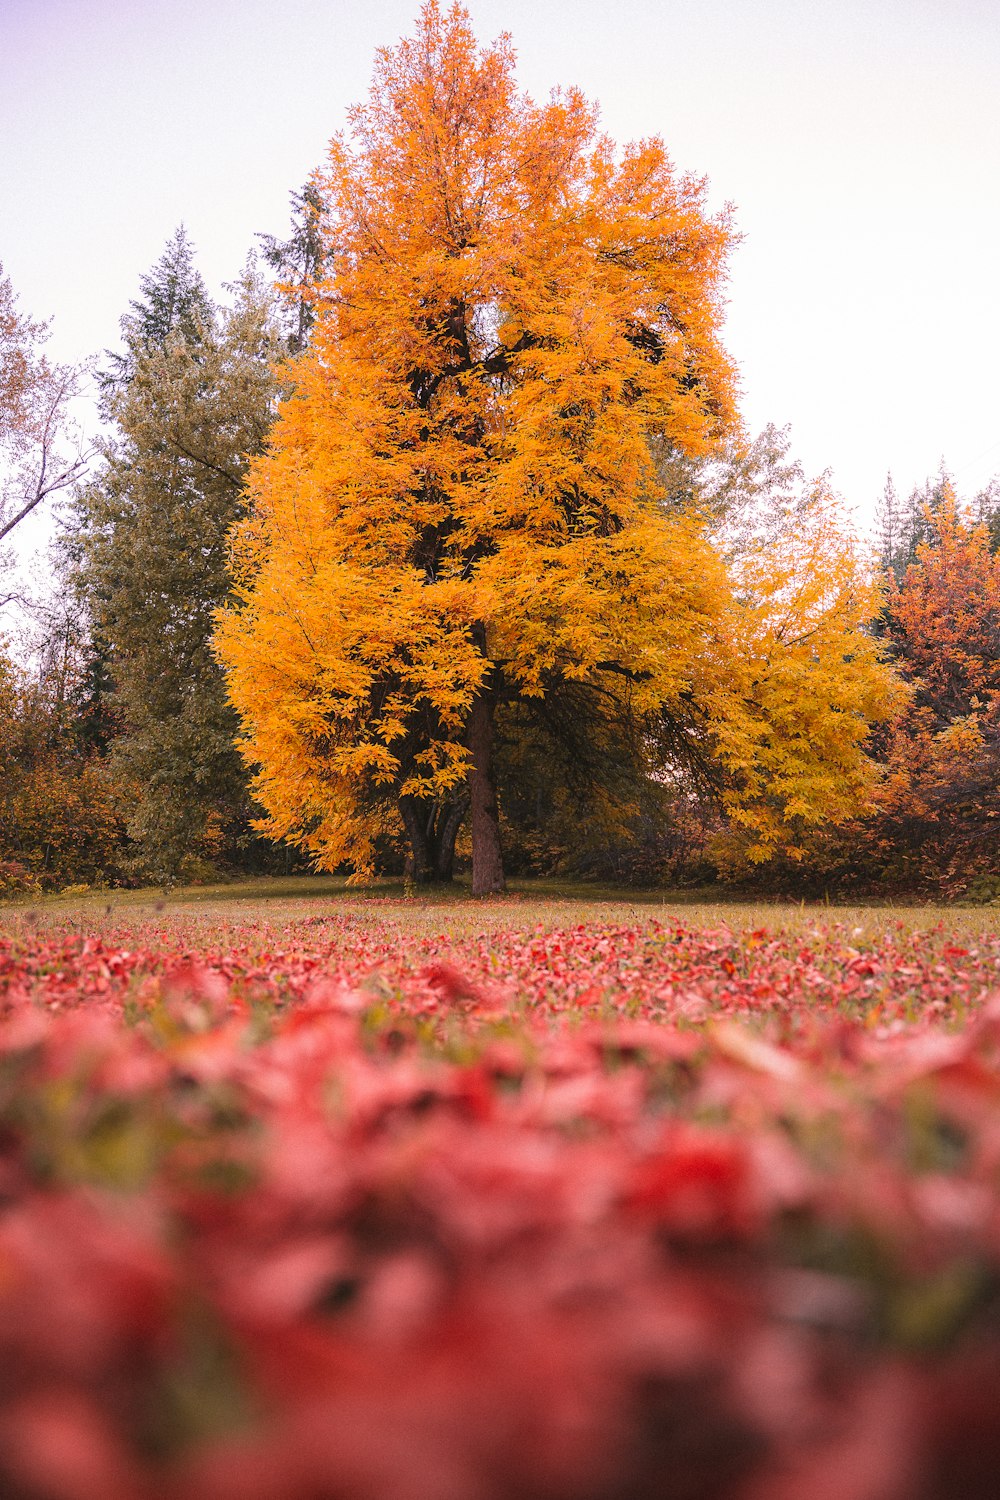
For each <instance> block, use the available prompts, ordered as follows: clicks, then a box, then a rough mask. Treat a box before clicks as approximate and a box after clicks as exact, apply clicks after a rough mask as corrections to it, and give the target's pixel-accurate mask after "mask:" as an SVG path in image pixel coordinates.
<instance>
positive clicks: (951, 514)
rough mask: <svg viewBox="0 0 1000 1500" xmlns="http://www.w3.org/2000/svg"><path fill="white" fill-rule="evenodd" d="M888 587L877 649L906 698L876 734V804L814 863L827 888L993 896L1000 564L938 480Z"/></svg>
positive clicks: (999, 748)
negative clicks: (879, 765)
mask: <svg viewBox="0 0 1000 1500" xmlns="http://www.w3.org/2000/svg"><path fill="white" fill-rule="evenodd" d="M927 491H928V494H929V498H928V500H927V501H925V504H924V510H923V514H922V516H921V518H920V522H921V527H922V531H923V539H922V540H919V541H916V542H915V543H914V549H913V559H912V561H911V562H910V563H909V564H908V566H907V567H906V568H905V570H904V571H902V573H901V575H900V576H898V577H897V576H896V575H895V574H894V573H891V574H890V575H889V578H888V587H887V592H886V605H885V611H884V614H883V617H882V619H883V626H884V630H885V641H886V643H887V646H888V648H889V650H890V651H891V653H892V657H893V660H894V663H895V666H896V669H897V671H898V673H899V675H900V677H901V679H902V681H903V682H904V683H905V685H906V687H907V689H908V692H907V696H906V698H905V700H904V701H903V703H902V704H901V705H900V711H899V713H898V714H897V715H896V717H895V719H894V721H893V722H892V723H891V724H890V725H889V726H888V728H887V730H886V731H885V732H884V733H883V735H882V741H883V744H882V748H881V758H882V760H883V763H884V767H885V774H884V780H883V784H882V786H881V788H880V791H879V796H878V799H877V806H876V807H875V808H874V809H873V810H872V813H871V814H870V815H869V816H868V817H867V818H865V819H863V820H861V821H860V822H856V823H853V824H851V825H850V826H848V827H847V828H846V829H845V830H844V832H843V834H842V836H841V837H840V839H839V840H837V841H836V842H835V844H834V845H833V846H828V848H827V849H826V850H825V851H822V861H823V864H824V867H825V869H826V872H827V875H828V877H829V879H830V881H831V883H833V882H834V881H837V882H840V883H850V884H854V885H862V886H866V887H870V886H872V885H873V884H874V885H875V886H878V885H882V886H883V887H884V886H886V885H888V886H890V887H894V888H902V889H910V890H913V889H920V888H922V889H937V890H943V891H945V892H946V893H952V894H954V893H957V892H960V891H963V890H967V889H969V887H970V885H975V884H976V883H977V882H979V883H980V884H983V883H984V882H985V885H984V891H985V892H986V893H987V894H994V895H995V894H997V892H998V890H1000V885H998V880H1000V859H998V853H997V850H998V845H997V834H996V830H997V824H998V819H1000V558H997V557H996V556H995V555H993V554H992V553H991V550H990V534H989V529H988V526H987V525H986V524H985V523H984V522H983V521H979V522H976V521H975V519H974V513H973V514H972V515H970V513H969V510H968V509H967V508H963V507H962V506H961V505H960V504H959V502H958V500H957V498H956V496H955V492H954V489H953V487H952V485H951V483H950V481H949V480H948V479H947V477H944V478H942V479H941V480H939V481H938V483H937V484H936V485H934V486H928V487H927Z"/></svg>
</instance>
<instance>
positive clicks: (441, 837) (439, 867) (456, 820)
mask: <svg viewBox="0 0 1000 1500" xmlns="http://www.w3.org/2000/svg"><path fill="white" fill-rule="evenodd" d="M468 810H469V804H468V802H466V801H465V799H464V798H463V799H462V800H461V801H459V802H446V803H445V805H444V807H443V808H442V809H441V811H440V812H439V813H438V818H437V828H436V830H435V832H436V840H435V849H434V875H435V878H436V879H437V880H440V881H447V880H451V878H452V876H453V875H454V873H455V840H456V839H457V838H458V830H459V829H460V828H461V826H462V819H463V818H464V817H465V814H466V813H467V812H468Z"/></svg>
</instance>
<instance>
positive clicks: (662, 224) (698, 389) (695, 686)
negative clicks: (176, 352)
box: [218, 0, 882, 894]
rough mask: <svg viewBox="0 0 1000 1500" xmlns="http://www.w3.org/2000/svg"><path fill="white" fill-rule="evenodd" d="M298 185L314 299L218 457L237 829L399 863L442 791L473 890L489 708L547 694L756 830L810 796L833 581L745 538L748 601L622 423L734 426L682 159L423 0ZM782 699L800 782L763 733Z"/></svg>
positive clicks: (701, 437) (425, 861) (436, 862)
mask: <svg viewBox="0 0 1000 1500" xmlns="http://www.w3.org/2000/svg"><path fill="white" fill-rule="evenodd" d="M315 181H316V183H317V185H318V188H319V190H320V192H321V195H322V198H323V201H324V202H325V204H326V205H327V213H326V218H325V230H326V234H327V236H328V247H329V250H328V260H327V265H326V270H325V272H324V275H323V277H322V279H321V280H320V282H319V283H318V286H317V295H316V312H317V317H316V322H315V326H314V328H313V330H312V335H311V341H310V346H309V348H308V349H307V350H306V352H305V353H304V354H303V355H302V356H301V357H300V358H299V359H298V360H296V361H295V362H294V364H293V365H292V366H290V368H289V378H290V379H291V380H292V381H293V382H294V389H293V391H292V393H291V395H290V396H289V397H288V399H287V400H286V401H285V402H284V403H283V405H282V407H281V409H280V414H279V419H278V421H277V424H276V427H275V429H274V432H273V434H272V440H271V443H270V446H269V448H268V450H267V452H266V453H265V454H264V455H263V456H262V457H261V458H260V459H258V460H257V461H255V463H254V464H253V465H252V466H251V471H250V482H249V493H250V496H251V502H252V511H251V514H250V515H249V517H248V519H247V520H246V522H245V523H243V524H242V525H241V526H240V527H238V528H237V531H236V534H235V538H234V568H235V575H236V578H237V581H238V589H237V600H238V602H237V604H236V605H235V606H234V607H232V608H230V609H229V610H228V611H226V612H225V613H224V614H223V616H222V619H221V622H220V629H219V636H218V650H219V653H220V656H221V658H222V660H223V661H224V663H225V665H226V668H227V671H228V677H229V684H230V693H231V695H232V698H233V701H234V703H235V704H236V706H237V708H238V709H239V711H240V714H241V716H242V719H243V722H244V726H245V733H244V741H243V746H244V751H245V754H246V755H247V757H248V759H249V760H250V761H251V762H255V763H256V764H257V765H258V766H259V771H258V775H257V778H256V782H255V785H256V788H257V791H258V795H259V796H260V799H261V801H262V803H263V804H264V806H265V808H266V809H267V812H268V826H269V828H270V829H271V831H272V832H274V833H276V834H279V835H280V836H282V837H288V838H291V839H293V840H295V841H297V842H298V843H299V844H300V845H301V846H303V847H305V848H306V849H308V850H309V852H310V853H311V854H312V855H313V857H314V858H315V859H316V860H317V862H318V863H320V864H321V865H325V866H327V867H334V866H336V865H338V864H340V863H341V862H344V861H350V862H351V863H352V864H353V865H354V867H355V869H356V870H358V871H365V870H367V869H369V868H370V867H371V864H372V861H373V858H374V854H375V850H376V848H377V846H378V842H379V840H381V839H385V838H388V837H392V835H393V833H394V831H396V830H398V829H399V828H400V826H402V827H403V828H404V829H405V834H406V838H407V840H408V843H409V848H410V866H411V870H412V872H413V874H414V876H415V878H431V877H433V876H434V875H435V874H438V875H447V873H448V872H449V870H450V863H451V853H452V850H453V848H454V837H455V832H456V830H457V828H458V826H459V824H460V822H461V820H462V819H463V818H464V817H465V816H466V812H467V811H468V815H469V817H470V821H471V836H472V888H473V891H474V893H476V894H487V893H489V892H492V891H496V890H499V889H501V888H502V886H503V866H502V857H501V848H500V839H499V817H498V796H497V783H496V763H495V756H494V740H495V732H496V723H497V719H498V715H499V716H500V718H501V721H502V719H503V716H504V715H505V714H506V713H508V711H515V710H516V712H517V713H518V714H520V715H521V716H522V717H525V716H526V717H527V718H529V719H532V718H535V719H545V718H546V717H547V718H548V719H549V721H550V722H555V721H556V720H557V719H558V717H559V714H560V713H561V714H562V717H563V718H564V719H565V717H566V713H567V709H568V705H570V704H573V705H575V708H574V712H575V713H576V714H577V715H578V716H580V718H579V722H581V723H586V722H587V720H588V718H593V717H595V716H600V717H601V718H602V719H605V720H606V721H608V722H610V723H613V724H616V725H618V726H620V727H621V728H622V730H623V732H624V731H625V730H627V732H628V733H629V734H630V735H633V736H634V738H635V742H636V743H637V744H640V745H642V746H643V747H644V748H643V751H642V754H643V755H644V756H646V757H649V758H652V757H656V758H657V761H658V765H659V772H660V774H663V775H670V774H673V773H674V770H675V768H677V767H679V766H681V765H682V764H693V765H698V766H705V767H706V768H707V767H709V766H711V769H712V772H713V774H714V775H715V777H716V780H717V783H718V785H719V789H720V793H721V794H722V795H724V796H725V797H726V798H727V799H728V805H729V807H730V810H731V812H732V813H733V814H734V815H737V814H738V815H739V816H740V817H742V818H743V820H744V821H745V823H746V825H747V826H753V827H755V828H756V829H757V832H758V834H759V838H758V844H759V845H760V847H761V848H762V849H766V847H767V845H768V842H769V841H770V840H771V839H772V838H774V837H776V836H777V835H776V834H775V832H774V829H775V827H776V826H777V824H779V823H780V822H781V820H782V817H784V816H785V814H787V815H788V816H789V817H792V818H794V817H795V816H798V815H800V814H801V815H803V816H806V817H809V816H822V815H824V814H823V808H824V807H825V806H827V805H836V804H837V794H836V793H835V792H834V791H833V790H832V780H831V778H829V777H828V778H827V780H826V781H825V782H824V781H823V779H822V777H821V776H820V774H819V771H818V770H817V767H816V764H815V755H816V754H821V753H822V751H821V750H820V751H817V750H815V748H814V750H813V760H810V748H809V742H808V734H810V733H811V732H812V731H814V730H817V731H821V732H819V734H818V740H816V739H814V740H813V741H812V744H813V746H814V747H815V746H816V744H817V743H819V744H820V745H824V746H825V745H829V744H831V743H833V742H834V741H835V742H836V744H837V746H838V747H839V750H840V751H842V754H841V755H840V757H839V759H838V761H837V766H836V768H835V769H836V770H837V771H838V772H839V771H842V770H843V767H844V765H845V764H846V763H848V762H849V763H850V765H851V766H852V768H854V767H855V763H856V762H857V763H859V757H860V752H859V750H858V745H859V742H860V741H861V740H862V739H863V737H864V734H865V732H866V725H865V723H864V722H863V718H862V710H864V711H865V712H867V711H869V710H872V711H877V706H876V705H875V704H874V699H875V696H876V695H877V687H878V684H879V683H881V682H882V678H881V677H880V676H879V670H880V669H878V668H877V664H876V663H875V658H874V647H871V648H869V646H868V645H866V644H865V643H864V642H862V641H858V640H855V639H854V638H853V637H851V636H850V632H849V630H848V635H847V636H845V635H844V634H843V630H841V633H840V634H839V635H837V634H836V631H834V632H832V634H833V636H835V637H836V638H835V639H834V640H833V647H832V649H833V654H834V657H835V658H836V660H838V661H839V662H840V671H839V677H838V676H837V673H836V671H833V669H832V668H831V667H830V662H829V661H828V660H827V657H828V655H829V650H828V647H829V642H828V640H827V639H826V637H824V636H823V633H822V629H821V627H820V625H818V624H817V623H816V618H814V617H817V618H818V617H819V616H822V615H823V614H824V610H825V609H826V604H827V602H828V596H829V595H830V592H831V587H832V591H833V593H834V594H837V591H838V589H840V584H839V582H837V581H834V583H833V584H832V585H830V584H829V580H827V582H826V584H824V581H823V580H822V579H821V580H820V581H819V583H818V584H817V586H816V588H817V590H818V593H815V591H814V597H813V598H812V602H811V604H810V603H809V602H808V601H807V600H806V598H805V596H806V594H808V593H809V589H808V587H807V586H806V585H803V588H802V589H801V590H800V596H801V597H797V598H794V599H789V598H786V597H785V596H786V595H788V593H789V585H788V579H787V578H784V579H783V581H782V582H781V583H779V582H777V581H775V580H769V581H767V580H765V578H764V575H765V572H766V568H765V566H764V563H763V560H761V561H760V563H759V566H758V567H757V577H756V578H755V580H754V581H755V583H762V586H763V587H764V589H765V593H764V597H763V599H762V600H760V601H757V602H755V603H754V604H753V607H752V608H748V606H747V604H746V602H745V601H743V600H741V599H740V598H739V597H737V595H736V594H735V593H734V589H733V583H732V580H731V578H730V575H729V572H728V571H727V566H726V560H725V557H724V554H723V551H722V549H721V548H719V547H718V546H716V545H715V544H714V543H713V540H712V535H711V526H710V524H709V521H708V519H707V518H706V516H705V515H704V514H703V513H702V508H700V507H698V506H694V507H690V506H684V505H678V506H674V507H671V506H669V505H667V504H666V503H665V499H666V497H665V494H664V489H663V486H662V484H661V483H660V482H659V480H658V478H657V473H656V466H655V462H654V456H653V452H652V448H653V447H655V445H656V444H660V445H661V447H663V448H664V449H669V450H670V451H676V452H679V453H682V454H684V455H687V456H688V457H689V458H691V459H692V460H695V459H697V458H698V457H699V456H701V455H708V454H710V453H712V452H713V451H715V450H716V449H717V447H718V445H719V443H720V442H721V441H722V439H723V438H724V436H725V435H726V434H727V432H732V431H734V430H735V429H736V428H737V425H738V424H737V420H736V416H735V408H734V397H733V384H734V378H733V370H732V366H731V364H730V362H729V360H728V358H727V356H726V354H725V351H724V350H723V347H722V345H721V342H720V338H719V325H720V321H721V315H722V289H723V285H724V277H725V270H726V258H727V253H728V251H729V248H730V246H731V245H732V243H733V239H734V235H733V230H732V226H731V222H730V217H729V214H728V212H723V213H720V214H717V215H714V216H711V215H709V214H707V212H706V210H705V195H706V187H705V183H704V181H703V180H701V179H697V178H693V177H686V176H685V177H680V176H678V175H677V174H676V173H675V172H674V170H673V168H672V166H671V164H670V161H669V158H668V156H667V154H666V151H665V149H664V147H663V145H662V143H661V142H660V141H658V140H652V141H646V142H642V143H640V144H639V145H637V146H632V147H629V148H627V149H626V150H625V151H624V152H622V153H621V154H618V153H616V151H615V149H614V147H613V146H612V144H611V143H610V142H609V141H608V140H607V139H606V138H605V137H602V136H600V135H599V134H598V132H597V125H596V113H595V111H594V109H593V108H592V107H591V106H590V105H589V104H587V102H586V101H585V100H584V99H583V98H582V97H581V96H580V94H579V93H577V92H576V91H569V92H567V93H565V94H558V95H556V96H554V97H553V99H552V100H551V101H550V102H549V103H548V104H546V105H542V106H536V105H534V104H533V103H531V101H529V100H527V99H526V98H523V97H521V96H519V95H518V94H517V92H516V87H515V82H514V75H513V56H512V52H511V49H510V44H509V41H508V40H507V39H506V38H501V40H500V41H499V42H497V43H496V44H494V45H493V46H492V47H489V48H486V49H484V50H482V51H481V52H479V51H477V46H476V42H475V38H474V36H473V34H472V32H471V29H470V24H469V19H468V16H467V13H466V12H465V11H464V10H462V9H461V8H460V7H458V6H455V7H453V8H452V9H451V10H449V11H448V12H447V13H446V14H445V13H443V12H442V11H441V10H440V8H439V7H438V5H437V4H436V3H433V0H432V3H429V4H427V5H425V7H424V9H423V10H422V12H421V14H420V19H419V22H418V26H417V32H416V36H415V37H414V38H412V39H410V40H406V41H404V42H402V43H401V44H400V45H399V46H398V47H397V48H395V49H393V50H386V51H383V52H381V53H379V55H378V60H377V65H376V73H375V81H374V84H373V88H372V91H371V94H370V96H369V100H368V102H367V104H366V105H363V106H361V107H359V108H357V109H356V110H355V111H354V112H353V114H352V116H351V135H350V136H349V137H348V138H338V139H336V140H335V141H334V142H333V144H332V146H331V150H330V155H329V158H328V161H327V164H326V166H325V168H324V169H323V170H322V171H321V172H320V173H318V174H317V176H316V178H315ZM838 566H839V565H838ZM848 571H849V570H847V569H846V565H845V570H843V573H844V583H843V588H842V589H840V595H843V597H844V598H845V599H846V596H847V594H848V593H849V592H850V589H851V588H852V587H853V586H854V584H855V583H856V582H857V579H856V578H854V575H852V580H853V581H852V582H849V581H848V579H847V573H848ZM782 590H784V593H783V592H782ZM862 593H863V590H861V589H858V588H855V597H856V598H857V599H858V600H860V601H861V603H862V605H863V603H864V600H863V599H862ZM840 595H838V597H840ZM848 613H850V611H848ZM841 614H843V611H841ZM786 615H788V616H789V617H791V616H794V618H795V619H796V621H797V622H798V625H797V626H796V628H798V626H801V627H802V629H801V635H800V637H799V638H796V639H793V636H792V635H791V634H790V633H787V632H786V633H785V634H782V631H783V629H784V627H783V626H782V624H781V621H782V620H783V619H784V618H785V616H786ZM841 625H843V620H841ZM751 627H752V628H753V629H755V630H756V632H757V636H756V638H755V639H754V640H750V639H749V637H748V631H749V630H750V628H751ZM790 629H791V627H789V630H790ZM810 642H811V644H810ZM820 647H822V651H820ZM818 651H820V656H821V659H822V666H821V668H820V669H818V670H813V668H812V663H813V661H814V658H816V656H817V652H818ZM762 652H763V653H764V654H763V655H762V654H761V653H762ZM767 653H770V654H769V655H768V654H767ZM824 653H825V654H824ZM793 662H794V664H795V665H794V671H795V672H797V673H798V674H799V686H800V688H801V690H802V691H803V692H809V691H811V690H812V689H813V688H814V687H815V688H817V689H818V690H821V691H823V692H827V689H828V688H830V687H831V682H830V681H829V680H828V678H829V674H830V671H833V677H835V678H836V680H837V690H838V691H839V692H840V693H841V696H842V698H843V699H844V701H843V703H839V702H837V701H836V698H837V694H836V692H834V693H833V698H832V699H831V698H830V696H829V693H828V694H827V697H826V698H824V699H822V700H821V701H820V702H819V703H818V705H817V706H816V709H815V711H813V710H812V709H809V710H808V711H807V712H803V713H801V714H800V716H799V718H798V720H795V709H794V707H793V706H792V705H791V704H783V702H782V700H781V694H782V693H787V691H788V690H789V686H790V683H791V681H792V676H793V666H792V664H793ZM781 664H783V666H782V665H781ZM828 669H829V670H828ZM782 671H784V676H782V675H781V672H782ZM822 672H827V674H828V675H827V678H822ZM779 679H780V680H779ZM734 684H735V685H734ZM767 693H770V699H769V702H768V703H766V704H762V703H761V702H760V701H759V700H760V699H761V696H762V695H766V694H767ZM557 710H558V712H557ZM826 710H828V711H829V713H828V717H829V719H830V722H829V724H827V722H826V720H823V722H822V725H820V720H821V719H822V715H823V712H824V711H826ZM835 713H836V714H837V715H838V716H839V717H837V719H836V723H834V718H833V716H834V714H835ZM792 720H795V729H794V734H795V735H796V736H798V738H799V739H801V740H802V745H801V749H800V750H796V752H795V753H796V754H798V755H799V759H800V760H801V762H802V764H803V765H805V766H807V772H806V774H805V776H804V777H803V776H801V775H798V773H797V772H796V771H795V770H793V769H792V768H791V763H790V761H789V760H788V757H789V755H790V752H789V749H788V744H787V743H785V744H784V746H783V747H782V746H777V745H773V746H772V744H771V741H773V740H774V738H775V735H776V733H777V732H778V730H779V728H780V730H781V732H782V733H784V731H785V729H786V728H787V725H788V723H789V722H791V721H792ZM783 755H784V756H785V760H782V756H783ZM754 756H757V757H758V758H759V761H760V765H762V766H763V765H766V766H767V768H768V769H767V770H766V771H765V770H762V769H755V767H754V765H753V764H751V761H752V758H753V757H754ZM792 760H794V756H792ZM861 776H862V772H861V770H860V769H858V770H857V777H861ZM857 777H855V778H854V780H852V781H851V786H852V788H853V787H854V781H856V780H857ZM810 778H811V780H810ZM844 796H846V793H845V794H844ZM843 800H844V798H843V797H841V802H842V801H843Z"/></svg>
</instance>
